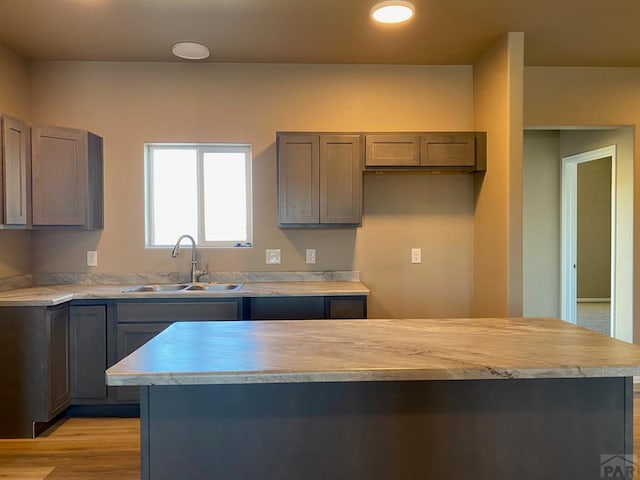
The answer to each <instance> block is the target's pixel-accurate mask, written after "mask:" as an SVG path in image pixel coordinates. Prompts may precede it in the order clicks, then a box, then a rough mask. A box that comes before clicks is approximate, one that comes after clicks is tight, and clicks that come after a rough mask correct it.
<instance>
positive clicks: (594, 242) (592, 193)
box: [576, 158, 612, 299]
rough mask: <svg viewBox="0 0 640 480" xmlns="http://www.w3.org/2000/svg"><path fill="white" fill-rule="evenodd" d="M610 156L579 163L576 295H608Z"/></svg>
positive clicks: (609, 284)
mask: <svg viewBox="0 0 640 480" xmlns="http://www.w3.org/2000/svg"><path fill="white" fill-rule="evenodd" d="M611 161H612V160H611V158H603V159H600V160H593V161H591V162H584V163H580V164H578V167H577V170H578V172H577V180H578V181H577V183H578V196H577V210H578V215H577V216H578V232H577V233H578V235H577V241H578V254H577V255H578V258H577V260H578V262H577V272H576V273H577V292H578V293H577V295H578V299H590V298H591V299H593V298H610V296H611Z"/></svg>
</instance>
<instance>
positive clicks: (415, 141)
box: [365, 133, 420, 167]
mask: <svg viewBox="0 0 640 480" xmlns="http://www.w3.org/2000/svg"><path fill="white" fill-rule="evenodd" d="M366 144H367V147H366V156H365V158H366V166H367V167H387V166H397V167H403V166H405V167H417V166H419V165H420V135H410V134H400V133H396V134H388V135H383V134H370V135H367V136H366Z"/></svg>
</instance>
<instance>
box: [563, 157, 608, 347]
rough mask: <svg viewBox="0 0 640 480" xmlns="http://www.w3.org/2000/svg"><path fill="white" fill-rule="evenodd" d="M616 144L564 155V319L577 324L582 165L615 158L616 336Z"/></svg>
mask: <svg viewBox="0 0 640 480" xmlns="http://www.w3.org/2000/svg"><path fill="white" fill-rule="evenodd" d="M616 150H617V149H616V145H609V146H607V147H602V148H597V149H595V150H589V151H587V152H583V153H578V154H576V155H570V156H567V157H563V158H562V177H561V182H562V203H561V205H562V213H561V217H562V218H561V222H562V227H561V279H562V285H561V292H562V293H561V318H562V319H563V320H565V321H567V322H570V323H573V324H575V323H576V302H577V274H576V262H577V250H578V248H577V242H578V237H577V225H578V220H577V203H578V202H577V200H578V199H577V191H578V164H580V163H585V162H590V161H593V160H600V159H603V158H609V157H610V158H611V293H610V295H611V313H610V325H609V335H610V336H611V337H615V298H616V261H615V260H616V220H617V219H616V186H617V181H616V180H617V175H616V171H617V151H616Z"/></svg>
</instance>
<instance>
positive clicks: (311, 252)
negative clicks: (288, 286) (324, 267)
mask: <svg viewBox="0 0 640 480" xmlns="http://www.w3.org/2000/svg"><path fill="white" fill-rule="evenodd" d="M306 259H307V260H306V261H307V263H316V249H315V248H307V252H306Z"/></svg>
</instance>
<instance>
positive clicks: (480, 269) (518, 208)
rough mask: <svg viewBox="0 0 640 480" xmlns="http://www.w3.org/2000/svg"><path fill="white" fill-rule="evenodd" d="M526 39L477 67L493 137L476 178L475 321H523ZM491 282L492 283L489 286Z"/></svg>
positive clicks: (480, 111)
mask: <svg viewBox="0 0 640 480" xmlns="http://www.w3.org/2000/svg"><path fill="white" fill-rule="evenodd" d="M523 66H524V37H523V34H521V33H510V34H508V35H507V36H505V37H504V38H503V39H502V40H501V41H499V42H498V43H497V44H496V45H495V46H494V47H493V48H491V49H490V50H488V51H487V52H486V53H485V54H484V55H483V56H482V58H480V60H479V61H478V62H477V63H476V64H475V65H474V124H475V128H476V129H477V130H484V131H487V132H488V140H487V172H486V174H484V175H477V176H476V178H475V214H474V224H473V226H474V231H473V237H474V240H473V248H474V251H473V258H474V266H473V268H474V271H473V276H474V282H473V285H474V291H473V315H474V316H476V317H485V316H498V317H503V316H521V315H522V75H523ZM489 279H490V280H489Z"/></svg>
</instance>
